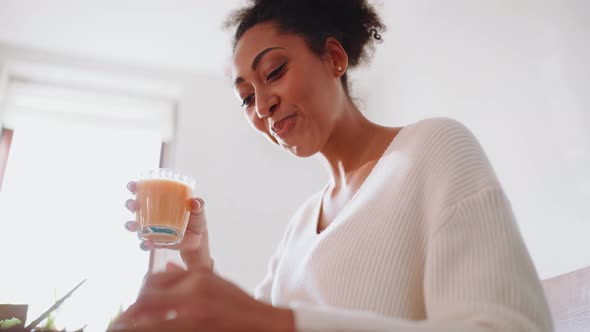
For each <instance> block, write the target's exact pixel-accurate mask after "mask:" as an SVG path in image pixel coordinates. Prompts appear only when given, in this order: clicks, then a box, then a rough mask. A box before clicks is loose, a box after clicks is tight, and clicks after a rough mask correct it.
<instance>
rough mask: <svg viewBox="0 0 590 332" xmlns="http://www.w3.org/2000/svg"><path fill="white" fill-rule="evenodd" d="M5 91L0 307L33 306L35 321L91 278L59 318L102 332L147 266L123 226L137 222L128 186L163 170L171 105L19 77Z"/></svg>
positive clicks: (129, 298) (59, 324)
mask: <svg viewBox="0 0 590 332" xmlns="http://www.w3.org/2000/svg"><path fill="white" fill-rule="evenodd" d="M7 91H8V93H7V94H6V97H5V98H6V100H7V101H8V102H6V103H5V105H7V106H6V107H5V108H4V110H3V111H4V112H3V115H2V119H3V126H5V128H7V129H5V130H3V131H2V134H1V135H2V138H3V139H2V140H1V141H0V142H3V144H4V145H2V147H1V148H0V163H1V164H0V167H2V166H5V171H4V177H3V183H2V188H1V191H0V227H1V228H0V229H2V234H3V235H2V240H1V241H0V252H1V253H2V257H3V263H2V273H1V276H0V303H28V304H29V314H28V319H29V322H30V321H31V320H32V319H34V318H36V317H37V316H38V315H40V314H41V313H42V312H44V311H45V310H46V309H47V308H49V307H50V306H51V305H52V304H53V303H54V301H55V300H56V299H57V298H60V297H61V296H63V295H65V294H66V293H67V292H68V291H69V290H70V289H71V288H73V287H74V286H75V285H76V284H78V283H79V282H80V281H81V280H83V279H87V282H86V283H85V284H84V285H83V286H82V287H81V288H80V289H78V290H77V291H76V293H74V295H73V296H72V297H71V298H70V299H68V300H67V302H66V303H65V304H64V305H63V306H62V308H60V309H59V311H58V312H56V314H55V318H56V324H57V327H58V328H67V329H68V330H74V329H77V328H80V327H82V326H84V325H86V324H87V327H86V328H85V330H87V331H104V330H105V329H106V326H107V324H108V323H109V319H110V318H111V317H113V316H114V315H115V314H116V313H117V312H118V310H119V308H120V307H126V306H127V305H129V304H130V303H132V302H133V301H134V299H135V297H136V295H137V292H138V288H139V286H140V285H141V281H142V278H143V277H144V275H145V273H146V271H147V269H148V261H149V254H148V253H146V252H142V251H141V250H139V248H138V244H139V241H137V239H136V238H135V235H134V234H133V233H130V232H126V231H125V230H124V228H123V224H124V222H125V221H126V220H132V219H133V218H134V216H133V215H132V214H131V213H129V212H128V211H127V210H126V209H125V208H124V206H123V203H124V202H125V200H126V199H127V198H130V194H129V193H128V191H127V189H126V188H125V185H126V184H127V181H129V180H130V179H132V178H134V176H135V175H136V174H137V173H138V172H139V171H140V170H143V169H148V168H154V167H158V166H159V164H160V161H161V157H162V146H164V145H165V144H164V143H165V142H167V141H169V138H170V133H171V129H170V128H171V127H170V126H171V124H172V120H171V119H172V116H173V107H172V106H171V105H170V104H167V103H162V102H159V101H155V102H153V101H150V100H145V99H139V98H131V97H125V98H123V97H121V96H118V95H113V94H104V93H96V91H84V90H76V89H69V88H64V87H56V86H50V85H43V84H40V83H25V82H13V83H12V84H9V85H8V89H7ZM162 128H165V130H162ZM6 142H9V143H11V144H10V145H9V146H10V153H8V150H7V149H6V147H5V146H7V145H6ZM3 156H4V160H3V159H2V157H3ZM2 161H4V162H2ZM1 170H2V168H0V171H1ZM0 175H2V174H1V173H0ZM0 179H2V177H0Z"/></svg>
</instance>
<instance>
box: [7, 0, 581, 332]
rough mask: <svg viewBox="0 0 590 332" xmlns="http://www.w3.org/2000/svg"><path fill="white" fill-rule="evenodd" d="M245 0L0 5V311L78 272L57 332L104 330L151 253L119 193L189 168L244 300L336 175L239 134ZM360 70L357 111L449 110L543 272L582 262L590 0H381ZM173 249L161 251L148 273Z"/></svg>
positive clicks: (226, 268)
mask: <svg viewBox="0 0 590 332" xmlns="http://www.w3.org/2000/svg"><path fill="white" fill-rule="evenodd" d="M242 3H243V1H237V0H218V1H214V2H213V1H197V0H192V1H189V0H166V1H164V0H159V1H155V0H148V1H146V0H142V1H140V0H117V1H115V0H101V1H97V0H87V1H79V0H52V1H42V0H0V126H1V128H2V131H1V133H0V260H1V263H0V303H29V304H30V309H29V320H32V319H34V318H35V317H36V316H37V315H39V314H41V313H42V312H43V311H44V310H45V309H47V308H49V306H51V304H52V303H53V302H54V301H55V299H56V298H59V297H61V296H63V295H65V293H67V291H69V289H71V288H72V287H74V286H75V285H76V284H77V283H78V282H79V281H80V280H82V279H84V278H87V279H88V282H87V283H86V284H85V285H84V286H82V287H81V288H80V289H79V290H78V291H77V292H76V293H75V294H74V295H73V296H72V298H71V299H69V300H68V302H66V304H65V305H64V306H63V307H62V308H61V309H60V310H59V311H58V312H57V313H56V315H55V319H56V325H57V326H58V327H67V328H68V329H74V328H79V327H81V326H83V325H85V324H87V328H86V330H88V331H101V330H104V328H105V327H106V325H107V324H108V322H109V319H110V318H112V317H113V316H114V315H116V314H117V312H118V311H119V310H120V309H121V308H125V307H126V306H127V305H129V304H130V303H132V302H133V300H134V298H135V295H136V294H137V290H138V289H139V286H140V284H141V280H142V278H143V276H144V274H145V273H146V271H147V267H148V264H149V262H150V255H149V254H148V253H145V252H141V251H140V250H139V248H138V245H139V241H138V240H137V238H136V237H135V235H134V234H132V233H129V232H126V231H125V230H124V228H123V223H124V222H125V221H127V220H131V219H133V215H132V214H130V213H128V212H127V211H126V210H125V209H124V208H123V203H124V201H125V200H126V199H127V198H130V197H131V196H130V195H129V193H128V192H127V190H126V189H125V185H126V183H127V182H128V181H129V180H131V179H133V178H134V177H135V176H136V174H137V173H138V172H139V171H140V170H143V169H146V168H153V167H158V166H160V165H163V166H167V167H173V168H177V169H180V170H183V171H185V172H187V173H190V174H192V175H194V176H195V177H196V179H197V195H198V196H200V197H203V198H204V199H205V201H206V211H207V216H208V220H209V228H210V234H211V247H212V253H213V256H214V258H215V262H216V268H217V270H218V271H219V273H220V274H222V275H223V276H225V277H226V278H228V279H230V280H232V281H234V282H235V283H237V284H238V285H240V286H241V287H243V288H244V289H245V290H247V291H248V292H252V290H253V289H254V286H255V285H256V283H257V282H258V281H259V280H261V279H262V277H263V276H264V274H265V272H266V269H267V265H266V264H267V259H268V258H269V256H270V255H271V254H272V252H273V250H274V249H275V246H276V245H277V244H278V241H279V238H280V236H281V234H282V232H283V230H284V228H285V226H286V224H287V222H288V220H289V218H290V216H291V214H292V213H293V212H294V211H295V210H296V208H297V207H298V205H299V204H300V203H301V202H302V201H303V200H304V199H305V198H306V197H307V196H308V195H310V194H312V193H314V192H315V191H317V190H319V189H321V188H322V186H323V185H324V183H325V182H326V180H327V174H326V173H325V171H324V170H323V169H322V168H321V166H320V164H319V163H318V162H317V160H316V159H315V157H311V158H307V159H297V158H295V157H292V156H290V155H289V154H288V153H287V152H284V151H282V150H281V149H279V148H278V147H275V146H272V145H271V144H269V142H268V141H267V140H266V139H264V138H263V137H261V136H259V135H258V134H256V133H255V132H254V131H253V130H252V129H251V128H250V126H249V125H248V124H247V122H246V120H245V119H244V117H243V115H242V114H241V113H242V111H241V109H240V107H239V102H238V100H237V99H236V97H235V96H234V94H233V92H232V89H231V82H230V80H229V78H228V77H227V76H226V72H227V66H228V63H229V60H230V56H231V49H230V38H231V37H230V35H231V34H230V32H226V31H222V29H221V24H222V22H223V20H224V18H225V17H226V16H227V14H228V13H229V11H230V9H232V8H236V7H237V6H239V5H240V4H242ZM378 8H379V11H380V13H381V15H382V18H383V20H384V21H385V23H386V24H387V26H388V31H387V32H386V33H384V34H383V38H384V43H382V44H380V45H377V48H376V53H375V55H374V58H373V61H372V63H371V64H370V65H369V66H365V67H363V68H360V69H358V70H356V71H354V72H352V74H351V75H352V82H353V86H352V94H353V97H355V98H356V100H357V103H358V105H359V106H360V107H361V109H362V110H363V111H364V113H365V114H366V115H367V116H368V117H369V118H370V119H372V120H374V121H376V122H379V123H381V124H384V125H391V126H403V125H406V124H409V123H412V122H414V121H418V120H420V119H423V118H427V117H433V116H448V117H453V118H456V119H458V120H460V121H462V122H463V123H464V124H466V125H467V126H468V127H469V128H470V129H471V130H472V131H473V132H474V133H475V135H476V136H477V137H478V139H479V140H480V142H481V143H482V145H483V147H484V149H485V151H486V152H487V153H488V156H489V158H490V160H491V162H492V164H493V166H494V168H495V170H496V172H497V174H498V176H499V178H500V180H501V182H502V184H503V185H504V187H505V190H506V192H507V193H508V196H509V198H510V199H511V202H512V205H513V208H514V211H515V214H516V216H517V220H518V223H519V227H520V229H521V232H522V235H523V237H524V239H525V242H526V244H527V246H528V248H529V250H530V254H531V256H532V258H533V260H534V262H535V265H536V267H537V270H538V272H539V275H540V277H541V278H543V279H544V278H548V277H552V276H555V275H558V274H562V273H565V272H569V271H572V270H575V269H578V268H581V267H583V266H588V265H590V241H588V236H590V207H589V206H590V204H589V203H590V64H589V61H588V59H590V43H589V42H588V40H590V20H589V19H588V18H589V17H590V2H588V1H585V0H510V1H509V0H493V1H492V0H486V1H468V0H447V1H437V0H413V1H398V0H387V1H382V2H381V3H380V4H378ZM167 260H178V257H177V256H176V254H175V253H174V252H167V251H162V252H158V253H156V254H155V255H154V256H153V257H152V260H151V261H152V266H153V269H154V270H158V269H161V267H162V266H163V264H164V262H165V261H167Z"/></svg>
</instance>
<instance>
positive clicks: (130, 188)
mask: <svg viewBox="0 0 590 332" xmlns="http://www.w3.org/2000/svg"><path fill="white" fill-rule="evenodd" d="M132 185H133V181H130V182H129V183H127V189H129V190H130V191H133V189H132Z"/></svg>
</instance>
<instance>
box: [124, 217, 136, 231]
mask: <svg viewBox="0 0 590 332" xmlns="http://www.w3.org/2000/svg"><path fill="white" fill-rule="evenodd" d="M125 229H127V230H128V231H130V232H137V230H138V229H139V223H138V222H137V221H135V220H130V221H128V222H126V223H125Z"/></svg>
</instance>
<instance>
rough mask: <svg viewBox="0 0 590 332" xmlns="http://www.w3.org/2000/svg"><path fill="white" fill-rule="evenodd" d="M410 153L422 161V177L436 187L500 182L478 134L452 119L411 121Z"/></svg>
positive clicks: (476, 188)
mask: <svg viewBox="0 0 590 332" xmlns="http://www.w3.org/2000/svg"><path fill="white" fill-rule="evenodd" d="M407 129H408V132H407V133H406V134H407V136H406V137H405V141H406V143H405V144H407V145H408V146H409V147H408V148H407V153H408V154H409V155H410V154H411V155H413V156H415V157H414V158H413V159H414V161H415V162H416V163H418V164H421V165H422V166H423V167H421V169H423V172H424V173H422V174H421V176H423V177H424V178H426V179H430V181H427V182H428V183H430V184H436V186H439V187H440V186H443V185H444V186H455V185H457V186H461V185H466V184H468V186H469V187H471V188H472V189H473V190H478V189H481V188H483V187H487V186H490V185H498V184H499V183H498V179H497V177H496V174H495V171H494V169H493V167H492V165H491V163H490V161H489V159H488V156H487V155H486V153H485V151H484V148H483V147H482V145H481V144H480V142H479V140H478V139H477V137H476V136H475V134H474V133H473V132H472V131H471V130H470V129H469V128H468V127H467V126H466V125H464V124H463V123H462V122H460V121H458V120H456V119H452V118H443V117H440V118H429V119H424V120H420V121H418V122H416V123H413V124H410V125H408V127H407Z"/></svg>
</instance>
